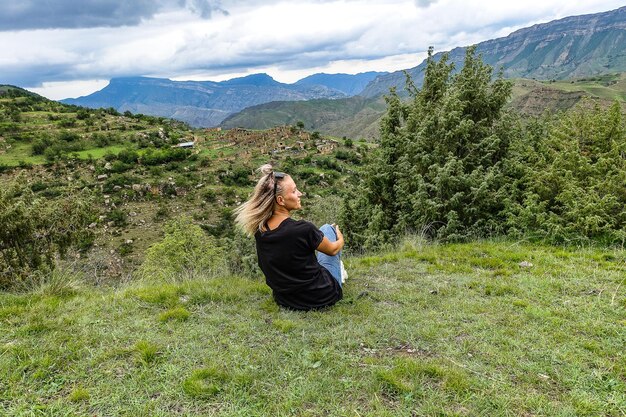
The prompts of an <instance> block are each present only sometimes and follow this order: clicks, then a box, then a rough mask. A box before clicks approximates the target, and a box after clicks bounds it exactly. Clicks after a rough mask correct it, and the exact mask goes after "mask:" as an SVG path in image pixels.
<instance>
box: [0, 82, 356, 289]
mask: <svg viewBox="0 0 626 417" xmlns="http://www.w3.org/2000/svg"><path fill="white" fill-rule="evenodd" d="M7 90H8V91H9V93H5V94H3V95H2V96H0V117H2V120H3V121H2V122H1V123H0V129H2V137H1V139H0V145H1V146H2V148H1V149H2V152H1V153H0V167H1V168H2V169H1V171H3V172H4V173H3V174H0V184H1V185H2V187H1V189H0V207H2V215H1V216H0V220H1V221H2V223H1V226H2V227H0V229H1V230H2V232H0V235H1V236H2V237H3V239H2V246H0V274H1V279H0V287H2V288H10V287H13V286H17V287H25V286H26V287H27V286H28V285H29V284H30V283H31V281H33V282H35V283H36V282H37V280H38V279H39V277H36V276H34V275H33V272H36V271H35V270H38V269H40V270H41V271H40V272H41V273H42V274H43V275H44V276H45V275H46V274H48V272H49V270H50V267H52V266H53V265H54V263H55V262H53V261H55V260H56V258H57V257H58V256H61V255H69V258H70V259H72V260H73V263H74V266H75V268H78V269H90V270H91V274H90V275H92V276H93V277H92V279H93V280H94V281H95V282H116V281H117V280H119V279H123V278H124V277H125V276H127V275H128V274H131V273H132V272H133V271H134V270H135V269H136V268H137V267H138V266H139V265H140V264H141V262H142V260H143V258H144V255H145V252H146V250H147V249H148V247H150V246H151V245H152V244H154V243H156V242H158V241H159V239H160V238H161V237H162V235H161V234H162V227H163V225H164V224H165V223H166V222H167V221H169V220H170V219H172V218H176V217H179V216H182V215H185V216H189V217H192V218H193V219H194V221H195V222H196V223H198V224H200V225H201V226H202V228H203V229H204V230H205V231H206V232H208V233H209V234H211V235H213V236H214V237H216V238H218V239H220V244H222V245H225V246H228V247H233V251H232V253H233V255H232V257H233V260H234V259H235V257H236V256H237V255H236V253H238V252H237V251H238V250H239V249H237V248H235V246H237V245H239V243H240V242H239V241H235V240H234V237H235V234H234V230H233V228H232V216H231V212H232V209H233V208H234V207H235V206H236V205H237V204H239V203H240V202H241V201H242V200H243V199H244V198H246V196H247V195H248V193H249V191H250V186H251V185H252V184H253V179H254V177H255V174H254V170H255V169H256V168H258V167H259V166H261V165H262V164H264V163H267V162H268V161H273V162H274V163H276V164H277V165H278V167H279V168H280V169H284V170H287V171H289V172H292V173H293V175H294V176H296V177H297V178H299V181H300V185H301V186H302V188H303V189H305V190H307V191H308V192H309V197H307V198H308V199H309V201H311V202H314V201H322V200H323V198H322V197H321V196H324V195H327V194H333V193H334V192H335V191H336V190H337V189H339V188H342V187H344V186H345V185H344V184H347V183H349V181H351V179H350V178H351V176H352V174H351V172H352V171H354V170H358V169H359V166H360V164H361V163H362V160H363V158H364V157H365V154H366V153H367V152H368V147H366V146H364V145H362V144H361V145H359V144H357V145H355V144H354V143H352V141H350V140H347V141H346V145H344V144H343V143H342V141H340V142H338V141H334V140H330V139H328V138H324V137H321V136H320V135H319V134H318V133H315V132H314V133H309V132H307V131H304V130H302V129H301V128H299V127H296V126H283V127H280V128H275V129H272V130H269V131H246V130H233V131H228V132H226V131H219V130H215V129H213V130H205V129H196V130H191V129H190V128H189V127H188V126H186V125H184V124H182V123H181V122H176V121H171V120H166V119H160V118H154V117H150V116H143V115H133V114H131V113H125V114H124V115H122V114H119V113H117V112H116V111H115V110H114V109H108V110H89V109H85V108H79V107H75V106H68V105H63V104H59V103H56V102H52V101H49V100H46V99H44V98H42V97H39V96H36V95H33V94H30V93H27V92H24V90H20V89H16V88H7ZM187 141H195V143H194V147H193V149H192V150H188V149H183V148H179V147H176V144H178V143H179V142H187ZM320 204H322V203H320ZM335 206H339V205H338V204H335ZM42 207H44V208H46V210H43V211H42V210H41V208H42ZM78 207H86V208H89V210H88V211H86V212H85V215H84V216H82V217H80V219H79V218H78V217H76V218H73V217H66V218H65V219H64V220H66V221H68V222H69V225H71V233H70V230H69V229H68V227H69V226H68V225H63V224H62V223H58V222H57V220H59V219H62V218H63V217H62V216H63V215H62V213H65V212H74V211H76V209H77V208H78ZM312 211H314V209H313V208H312V209H310V210H309V212H312ZM81 212H82V211H81ZM319 212H320V213H321V212H322V211H321V210H319ZM331 212H334V213H336V212H337V210H336V209H335V210H331ZM35 214H37V215H35ZM76 214H78V212H76ZM335 218H336V217H335ZM79 220H80V221H79ZM330 220H331V219H330V218H327V219H324V221H330ZM65 230H67V233H65V232H64V231H65ZM57 238H58V240H55V239H57ZM238 238H240V237H238ZM249 246H250V245H247V246H244V248H249ZM68 248H73V249H72V250H70V251H69V253H68V250H67V249H68ZM27 254H29V255H28V257H27ZM29 259H32V261H30V260H29ZM44 260H45V262H44ZM234 264H235V262H233V265H234Z"/></svg>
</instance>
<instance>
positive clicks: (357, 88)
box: [296, 71, 388, 96]
mask: <svg viewBox="0 0 626 417" xmlns="http://www.w3.org/2000/svg"><path fill="white" fill-rule="evenodd" d="M385 74H388V72H376V71H369V72H361V73H359V74H354V75H352V74H325V73H319V74H313V75H309V76H308V77H305V78H303V79H301V80H299V81H297V82H296V85H324V86H326V87H328V88H332V89H335V90H339V91H341V92H343V93H345V94H346V95H348V96H355V95H357V94H359V93H360V92H361V91H363V89H364V88H365V87H366V86H367V85H368V84H369V82H370V81H372V80H373V79H375V78H376V77H378V76H380V75H385Z"/></svg>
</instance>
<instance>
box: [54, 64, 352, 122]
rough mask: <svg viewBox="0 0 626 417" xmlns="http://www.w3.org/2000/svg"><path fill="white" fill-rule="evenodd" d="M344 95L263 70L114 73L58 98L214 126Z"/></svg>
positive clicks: (70, 101)
mask: <svg viewBox="0 0 626 417" xmlns="http://www.w3.org/2000/svg"><path fill="white" fill-rule="evenodd" d="M345 96H346V94H344V93H343V92H341V91H339V90H335V89H331V88H329V87H326V86H324V85H296V84H283V83H280V82H278V81H275V80H274V79H273V78H272V77H270V76H269V75H267V74H253V75H250V76H247V77H241V78H235V79H232V80H228V81H222V82H213V81H172V80H168V79H161V78H148V77H128V78H114V79H112V80H111V82H110V83H109V85H107V86H106V87H105V88H103V89H102V90H100V91H97V92H95V93H93V94H90V95H88V96H85V97H79V98H76V99H65V100H61V101H62V102H63V103H67V104H76V105H80V106H85V107H91V108H98V107H105V108H106V107H114V108H115V109H116V110H118V111H122V112H123V111H126V110H129V111H131V112H133V113H144V114H149V115H154V116H164V117H171V118H175V119H179V120H182V121H185V122H188V123H189V124H191V125H193V126H200V127H204V126H216V125H218V124H219V123H220V122H221V121H222V120H223V119H224V118H225V117H227V116H228V115H229V114H232V113H236V112H238V111H240V110H242V109H244V108H245V107H248V106H252V105H256V104H261V103H267V102H270V101H281V100H283V101H297V100H310V99H317V98H342V97H345Z"/></svg>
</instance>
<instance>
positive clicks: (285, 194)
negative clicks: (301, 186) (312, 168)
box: [276, 177, 302, 211]
mask: <svg viewBox="0 0 626 417" xmlns="http://www.w3.org/2000/svg"><path fill="white" fill-rule="evenodd" d="M280 186H281V187H282V189H283V191H282V193H281V194H280V195H279V196H277V197H276V201H277V202H278V204H279V205H281V206H283V207H285V208H286V209H287V210H289V211H292V210H298V209H300V208H302V205H301V204H300V196H302V193H301V192H300V191H299V190H298V187H296V183H295V182H294V181H293V179H292V178H291V177H285V179H283V180H282V181H281V183H280Z"/></svg>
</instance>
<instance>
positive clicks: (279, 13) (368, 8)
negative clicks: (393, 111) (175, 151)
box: [0, 0, 624, 99]
mask: <svg viewBox="0 0 626 417" xmlns="http://www.w3.org/2000/svg"><path fill="white" fill-rule="evenodd" d="M623 5H624V0H586V1H572V0H526V1H524V2H521V1H502V0H387V1H383V0H266V1H262V0H134V1H133V0H80V1H77V0H0V45H2V48H1V51H2V53H0V84H13V85H18V86H21V87H25V88H28V89H30V90H32V91H36V92H38V93H40V94H42V95H44V96H46V97H49V98H53V99H60V98H66V97H76V96H79V95H85V94H89V93H91V92H93V91H96V90H99V89H101V88H102V87H104V86H105V85H106V84H107V83H108V80H109V79H111V78H112V77H121V76H137V75H143V76H154V77H164V78H170V79H175V80H214V81H220V80H225V79H229V78H233V77H237V76H243V75H246V74H252V73H257V72H266V73H268V74H270V75H271V76H272V77H274V78H275V79H276V80H278V81H281V82H288V83H291V82H294V81H297V80H298V79H300V78H303V77H305V76H307V75H310V74H313V73H317V72H326V73H351V74H354V73H358V72H363V71H395V70H399V69H406V68H411V67H414V66H416V65H418V64H419V63H420V62H421V61H422V60H423V59H424V57H425V56H426V50H427V49H428V46H429V45H433V46H434V47H435V51H443V50H449V49H451V48H453V47H455V46H465V45H470V44H472V43H477V42H481V41H484V40H487V39H492V38H496V37H501V36H506V35H508V34H509V33H511V32H512V31H514V30H516V29H519V28H522V27H526V26H530V25H533V24H536V23H544V22H548V21H551V20H554V19H559V18H562V17H566V16H572V15H580V14H587V13H597V12H602V11H607V10H612V9H616V8H618V7H621V6H623Z"/></svg>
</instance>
